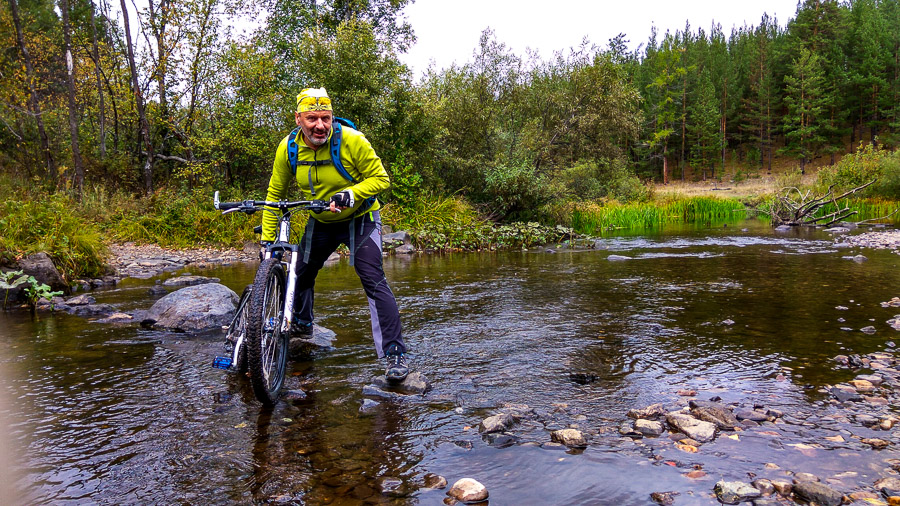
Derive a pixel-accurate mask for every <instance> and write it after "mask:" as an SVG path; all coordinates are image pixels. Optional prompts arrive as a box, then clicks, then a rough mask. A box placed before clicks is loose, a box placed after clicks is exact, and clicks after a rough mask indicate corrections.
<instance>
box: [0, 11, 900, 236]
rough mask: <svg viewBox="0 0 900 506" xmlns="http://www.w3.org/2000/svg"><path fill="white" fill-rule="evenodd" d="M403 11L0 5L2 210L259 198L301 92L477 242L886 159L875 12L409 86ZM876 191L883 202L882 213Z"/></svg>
mask: <svg viewBox="0 0 900 506" xmlns="http://www.w3.org/2000/svg"><path fill="white" fill-rule="evenodd" d="M410 3H411V0H324V1H322V0H318V1H316V0H255V1H253V2H239V1H236V0H148V2H147V3H146V4H145V5H143V4H134V3H130V2H126V1H125V0H121V1H120V2H118V3H114V2H113V3H111V2H109V0H58V2H57V1H54V0H5V1H4V2H3V8H2V10H0V38H2V42H3V45H2V51H0V146H2V149H0V178H3V184H2V186H3V187H6V188H7V190H6V191H5V193H4V194H3V196H4V198H5V199H6V200H9V199H13V198H21V196H22V195H38V194H40V195H43V196H47V195H56V194H64V195H66V198H71V199H73V200H74V201H76V202H80V201H82V200H83V199H85V198H91V199H95V201H96V202H101V203H102V202H107V201H104V200H103V199H104V198H106V197H103V196H104V195H106V196H109V195H113V194H115V195H126V196H128V197H127V199H132V200H133V199H135V198H136V199H153V198H154V196H155V198H157V199H160V200H166V199H171V198H174V197H173V196H184V195H191V194H193V193H194V192H203V195H205V197H204V199H207V197H206V196H208V194H210V191H209V190H210V189H212V188H216V189H223V190H224V192H225V193H230V195H231V196H232V197H233V198H249V197H250V196H251V195H255V196H259V195H261V194H262V192H263V191H264V189H265V186H266V184H267V181H268V177H269V175H270V173H271V163H272V159H273V156H274V149H275V147H276V145H277V143H278V141H279V140H280V139H281V138H282V137H283V136H284V135H286V134H287V133H288V132H290V130H291V129H292V127H293V126H294V119H293V111H294V106H295V104H294V101H293V97H295V96H296V94H297V92H298V91H299V90H300V89H301V88H304V87H307V86H325V87H326V88H327V89H328V90H329V93H330V95H331V96H332V97H333V99H334V101H335V110H336V113H337V115H339V116H343V117H346V118H350V119H352V120H353V121H355V122H356V123H357V125H359V128H360V130H361V131H363V132H364V133H365V134H366V136H367V137H368V138H369V139H370V140H371V142H372V143H373V145H374V147H375V149H376V151H377V152H378V153H379V155H380V156H381V158H382V159H383V161H384V163H385V166H386V167H387V169H388V171H389V173H390V175H391V178H392V183H393V187H392V189H391V190H390V193H389V194H387V195H383V196H382V198H383V199H384V200H385V201H386V202H388V203H393V204H395V208H397V209H404V207H406V208H409V209H421V208H422V206H423V204H422V202H423V199H425V200H424V202H426V204H424V206H425V207H434V201H435V200H434V199H437V201H438V202H443V201H445V200H446V199H447V198H452V199H456V200H462V201H464V202H466V203H467V205H473V206H475V207H476V208H477V209H479V212H480V214H481V216H483V217H485V218H487V219H490V220H492V221H495V222H510V221H515V220H529V219H537V220H543V221H545V222H546V221H548V216H549V221H553V213H552V212H549V211H547V209H548V207H547V206H548V205H552V204H553V203H559V202H562V201H573V200H574V201H577V202H593V203H599V204H600V205H603V203H605V202H620V203H627V202H643V201H647V200H648V199H650V198H651V195H652V192H653V183H656V184H664V183H668V182H671V181H675V180H679V181H681V180H683V181H699V180H710V179H712V180H717V181H722V180H728V181H740V180H741V179H746V178H752V177H760V175H764V174H769V173H771V172H772V171H773V165H774V166H778V167H780V168H782V169H783V168H784V167H791V168H793V167H796V168H798V169H799V170H800V171H801V172H806V171H807V170H808V169H810V168H811V167H812V168H818V167H822V166H829V165H833V164H834V163H835V162H836V161H837V160H839V159H840V158H841V157H842V156H844V155H846V154H847V153H853V152H855V151H856V150H859V149H860V148H861V147H863V146H871V147H873V148H874V149H876V150H878V152H882V153H891V152H892V151H893V150H895V148H896V147H897V146H898V145H900V30H898V29H897V28H896V27H898V26H900V3H898V1H897V0H853V1H846V2H838V1H834V0H804V1H802V2H800V3H799V4H798V6H797V11H796V13H795V15H794V16H793V17H792V18H791V19H789V20H787V21H786V22H783V21H782V20H777V19H774V18H771V17H769V16H768V15H766V14H764V13H761V17H760V21H759V23H758V24H755V25H751V26H743V27H736V28H734V29H732V30H731V32H730V33H725V31H724V30H723V29H722V27H721V26H719V25H713V26H710V27H708V28H703V27H696V28H695V27H693V26H691V24H690V23H689V22H687V23H686V24H685V26H684V29H682V30H678V31H676V32H675V33H670V32H667V33H665V34H660V33H657V32H656V31H653V33H652V35H651V36H650V38H649V40H647V41H645V42H642V43H640V44H639V45H638V46H637V49H635V50H630V49H629V44H630V40H629V39H628V36H627V35H626V34H619V35H618V36H616V37H613V38H612V39H610V40H608V41H607V42H606V43H597V42H595V41H591V40H589V39H588V38H585V39H584V41H583V43H582V44H580V45H579V46H578V47H573V48H569V49H567V50H564V51H560V52H557V53H556V54H554V55H553V56H552V57H550V58H540V57H538V56H536V55H535V54H526V55H519V54H515V53H514V52H512V51H511V50H510V49H509V48H508V47H507V46H506V45H505V44H504V43H503V42H502V41H500V40H498V39H497V37H496V36H495V34H494V33H493V32H492V31H491V30H490V29H489V28H488V29H485V30H484V32H483V33H482V36H481V39H480V42H479V44H478V46H477V47H475V48H473V52H472V56H471V58H470V59H469V60H468V61H467V62H466V63H464V64H459V65H453V66H451V67H449V68H443V69H437V68H431V69H429V70H428V71H427V72H425V74H424V75H423V76H422V77H420V78H416V77H414V75H413V73H412V72H411V70H410V69H409V68H407V67H406V66H405V65H404V64H403V63H402V62H401V59H400V56H401V55H402V54H404V52H405V51H407V50H408V49H409V48H410V47H411V46H412V45H413V44H415V40H416V38H415V31H414V28H415V27H413V26H410V25H409V24H408V23H407V22H406V21H405V18H404V17H403V16H402V13H403V10H404V8H405V7H407V6H408V5H409V4H410ZM136 5H142V7H140V9H138V8H136ZM123 12H124V13H127V15H124V16H123V15H122V13H123ZM260 13H262V14H264V15H259V14H260ZM250 18H254V19H261V20H263V21H260V22H258V23H256V25H255V26H253V28H252V31H251V32H250V33H248V34H244V35H240V36H239V35H237V28H236V27H235V26H234V23H233V22H232V21H233V20H235V19H250ZM894 159H895V165H896V164H897V163H900V162H896V157H894ZM894 172H900V169H898V170H895V171H894ZM888 179H890V178H888ZM894 179H895V181H894V183H892V184H893V186H890V185H888V186H885V185H882V186H881V189H880V190H878V191H880V194H881V195H882V196H886V197H889V198H900V174H895V176H894ZM12 188H15V190H12ZM23 188H24V189H23ZM98 195H99V196H98ZM35 198H37V197H35ZM42 198H43V197H42ZM428 199H432V200H428ZM442 199H443V200H442ZM207 200H208V199H207ZM120 201H121V199H120ZM416 203H418V205H419V207H416V206H415V204H416ZM6 212H10V211H9V209H8V208H7V211H6ZM556 221H557V222H559V221H560V220H556Z"/></svg>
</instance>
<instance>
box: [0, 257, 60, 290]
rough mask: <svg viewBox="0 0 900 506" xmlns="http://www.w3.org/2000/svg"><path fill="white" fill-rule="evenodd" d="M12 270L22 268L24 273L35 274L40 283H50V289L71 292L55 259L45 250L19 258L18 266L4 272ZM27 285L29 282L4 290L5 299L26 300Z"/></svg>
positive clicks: (27, 274)
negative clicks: (54, 262)
mask: <svg viewBox="0 0 900 506" xmlns="http://www.w3.org/2000/svg"><path fill="white" fill-rule="evenodd" d="M10 270H20V271H22V274H23V275H26V276H34V279H35V280H37V282H38V283H43V284H45V285H48V286H49V287H50V289H51V290H53V291H55V292H58V291H62V292H63V293H65V294H68V293H70V288H69V285H68V284H67V283H66V282H65V280H63V277H62V275H61V274H60V273H59V271H58V270H57V269H56V266H55V265H53V260H51V259H50V256H48V255H47V254H46V253H44V252H40V253H35V254H33V255H28V256H27V257H25V258H23V259H22V260H19V264H18V267H17V268H15V269H3V271H4V272H7V271H10ZM18 277H21V276H17V277H16V278H18ZM27 285H28V283H27V282H26V283H25V284H21V285H19V286H17V287H15V288H13V289H11V290H2V296H3V299H5V300H6V301H7V302H14V301H19V300H25V295H24V292H25V288H26V287H27Z"/></svg>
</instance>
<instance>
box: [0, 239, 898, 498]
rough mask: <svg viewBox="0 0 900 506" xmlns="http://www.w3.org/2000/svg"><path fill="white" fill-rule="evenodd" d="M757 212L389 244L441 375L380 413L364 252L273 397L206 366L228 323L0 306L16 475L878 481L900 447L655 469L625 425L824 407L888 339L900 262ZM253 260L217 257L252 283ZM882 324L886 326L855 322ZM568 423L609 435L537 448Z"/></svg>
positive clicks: (536, 493)
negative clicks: (720, 412) (679, 405)
mask: <svg viewBox="0 0 900 506" xmlns="http://www.w3.org/2000/svg"><path fill="white" fill-rule="evenodd" d="M750 227H751V228H750V230H743V231H742V230H740V228H734V227H731V228H728V229H714V230H704V231H684V232H679V233H676V234H669V235H663V234H660V235H656V236H634V237H618V238H608V239H604V240H603V241H602V244H601V246H603V247H604V248H605V249H602V250H592V251H566V250H559V251H558V252H557V253H555V254H550V253H545V252H543V251H540V252H516V253H502V254H460V255H449V256H428V257H412V258H406V257H391V258H388V259H386V270H387V271H388V277H389V279H390V280H391V283H392V288H393V290H394V292H395V293H396V294H397V296H398V301H399V303H400V307H401V314H402V318H403V322H404V328H405V330H406V336H407V337H406V339H407V341H408V343H409V345H410V348H411V351H412V360H411V362H412V365H413V367H414V368H416V369H418V370H420V371H423V372H425V373H426V374H427V375H428V377H429V379H430V380H431V382H432V383H433V390H432V391H431V392H430V393H429V394H428V395H427V396H426V397H425V398H424V399H414V400H408V401H404V402H399V401H398V402H385V403H383V404H382V405H381V406H380V407H378V408H376V409H375V410H374V412H373V413H372V414H371V415H369V416H361V415H360V414H359V411H358V410H359V406H360V402H361V400H362V395H361V389H362V386H363V385H365V384H367V383H368V382H369V381H370V380H371V378H372V377H373V376H374V375H375V374H379V373H380V372H381V371H382V370H383V369H382V364H380V363H378V362H377V360H376V359H375V353H374V350H373V347H372V344H371V338H370V336H369V332H370V331H369V322H368V309H367V305H366V303H365V296H364V294H363V292H362V290H361V288H360V286H359V281H358V279H357V278H356V276H355V274H354V273H353V270H352V268H350V267H349V266H348V265H346V263H342V264H339V265H337V266H335V267H331V268H329V269H327V270H326V271H323V273H322V275H321V276H320V278H319V281H318V286H317V300H316V302H317V315H318V317H319V323H320V324H321V325H323V326H326V327H329V328H331V329H333V330H335V332H337V335H338V338H337V340H336V342H335V346H334V348H333V349H331V350H323V351H319V352H316V353H315V354H313V355H312V356H310V357H309V358H308V359H304V360H302V361H299V362H296V363H294V364H292V370H291V374H292V375H291V376H290V378H289V379H288V388H302V389H303V390H304V391H306V392H307V394H308V396H307V398H306V399H305V400H302V401H293V402H283V403H281V404H279V405H278V406H276V407H275V408H274V409H273V410H272V411H270V412H263V411H261V409H260V407H259V405H258V404H257V403H256V402H255V401H254V400H253V398H252V394H251V393H250V392H249V389H248V388H247V385H246V384H245V382H244V381H241V378H237V377H234V376H229V375H228V374H226V373H223V372H222V371H219V370H216V369H213V368H211V367H210V366H209V363H210V361H211V358H212V356H213V355H215V354H216V353H217V352H219V350H220V346H221V341H220V336H219V335H218V334H217V333H215V332H213V333H210V334H205V335H199V336H191V335H185V334H175V333H167V332H160V331H148V330H144V329H140V328H137V327H136V326H114V325H102V324H96V323H92V322H90V321H87V320H85V319H83V318H79V317H74V316H69V315H47V314H41V315H38V316H36V317H34V318H31V317H30V316H29V315H26V314H0V328H2V329H3V339H2V341H0V357H2V360H3V362H4V363H3V364H2V366H3V369H4V371H5V373H6V374H7V377H6V378H5V380H4V385H5V387H6V392H5V393H6V394H7V397H8V398H9V399H11V400H12V409H6V410H5V412H4V413H3V414H4V415H8V418H9V419H10V421H11V431H10V433H11V434H12V437H13V440H14V441H13V442H14V443H15V444H18V445H19V447H20V448H23V449H24V450H23V458H22V463H21V468H22V469H23V472H22V476H21V478H20V480H19V487H20V488H21V489H22V490H23V491H24V493H25V497H26V502H73V503H78V502H97V503H123V502H124V503H134V502H139V503H148V502H149V503H157V502H184V503H233V502H245V503H246V502H268V501H271V502H294V503H306V504H320V503H336V504H337V503H339V504H355V503H357V504H364V503H376V504H385V503H387V504H391V503H397V504H407V503H415V502H420V503H422V504H434V503H437V502H439V501H440V500H442V499H443V497H444V491H431V490H427V489H423V488H422V485H423V481H424V480H423V476H424V475H425V474H426V473H438V474H442V475H444V476H446V477H447V479H448V480H449V481H450V482H451V483H452V482H453V481H455V480H457V479H459V478H462V477H467V476H468V477H473V478H476V479H478V480H480V481H482V482H483V483H485V485H487V487H488V489H489V490H490V492H491V499H492V502H494V503H496V504H525V503H529V504H537V503H540V504H597V503H609V502H617V503H621V504H645V503H646V502H647V497H648V494H649V493H650V492H653V491H660V490H673V491H679V492H680V493H681V495H682V496H683V497H684V498H693V499H691V500H696V501H699V502H701V503H703V502H708V501H709V500H710V499H709V492H710V491H711V490H712V485H713V483H714V482H715V480H714V479H711V480H708V481H702V480H701V481H699V482H691V481H689V480H686V479H684V478H683V477H682V476H681V474H682V473H683V472H684V466H688V467H689V466H691V465H702V466H703V467H704V469H706V470H707V472H708V473H709V474H710V475H711V476H715V477H716V478H715V479H718V478H719V477H724V478H728V479H742V478H745V477H746V473H747V472H753V473H757V474H760V473H763V472H764V467H763V464H764V463H766V462H773V461H774V462H777V463H779V465H780V466H781V467H782V468H784V469H794V470H798V471H808V472H814V473H815V472H821V473H825V475H829V473H831V474H834V473H838V472H841V471H846V470H848V469H850V468H855V469H854V470H856V471H858V472H859V473H860V475H859V476H858V478H857V479H858V480H859V481H860V482H863V481H866V480H869V481H868V483H871V482H872V481H874V480H875V479H877V477H878V474H877V473H878V469H880V468H879V467H878V466H875V467H872V466H871V464H872V462H874V461H881V460H883V459H886V458H890V457H891V456H895V457H896V455H894V452H893V450H885V451H883V452H882V453H881V454H880V455H878V456H877V457H872V455H871V452H869V453H863V452H859V453H857V452H852V451H849V450H848V451H845V452H843V453H841V454H840V456H838V455H836V454H835V455H833V456H830V455H829V454H827V453H825V454H823V455H822V458H817V459H809V458H804V456H803V455H801V454H799V453H798V452H797V451H795V450H793V449H792V448H791V447H789V446H786V445H785V444H784V443H783V442H778V441H773V440H772V439H771V438H769V439H766V438H765V437H759V436H754V435H753V434H750V433H744V434H743V435H742V436H741V441H740V442H738V441H734V440H732V439H728V438H719V439H718V440H717V441H716V442H715V443H710V444H708V445H705V446H704V447H703V450H702V451H701V453H699V454H696V455H691V456H688V455H686V454H682V455H681V458H680V459H675V461H673V462H674V463H672V464H669V465H661V464H660V462H661V461H662V460H661V459H660V458H657V456H658V455H660V454H663V453H665V451H667V450H666V449H665V448H663V446H664V445H663V442H664V440H665V438H663V439H662V440H644V441H632V440H630V439H628V438H622V437H619V436H618V434H617V433H616V432H615V428H616V427H617V426H618V425H619V424H620V423H621V422H622V420H623V419H624V414H625V412H626V411H627V410H628V409H630V408H633V407H643V406H645V405H648V404H651V403H654V402H664V403H672V402H674V401H676V400H677V399H678V395H677V394H676V392H677V391H678V390H680V389H693V390H696V391H698V392H699V397H700V398H703V399H706V398H710V397H713V396H719V397H721V398H722V399H723V400H724V401H726V402H742V403H748V404H750V405H752V404H753V403H759V404H763V405H765V406H769V407H773V408H778V409H781V410H783V411H785V412H787V413H795V412H803V413H806V414H809V413H813V412H817V411H827V405H826V404H823V403H821V402H820V400H821V399H820V397H821V394H818V393H817V392H816V387H819V386H821V385H824V384H830V383H835V382H837V381H843V380H846V379H848V377H849V376H848V375H849V374H850V373H849V372H847V371H839V370H835V369H833V367H832V363H831V360H830V359H831V357H833V356H834V355H837V354H840V353H844V354H846V353H867V352H871V351H876V350H881V349H884V348H885V346H886V341H888V340H889V339H891V338H894V335H893V334H891V332H894V331H893V330H891V329H890V328H889V327H887V325H886V324H884V321H885V320H887V319H888V318H890V317H892V316H893V315H894V313H893V312H891V310H889V309H883V308H881V307H880V306H879V304H878V303H879V302H881V301H884V300H889V299H890V298H891V297H893V296H897V295H898V293H896V289H897V286H900V283H898V281H900V274H898V273H900V270H898V269H897V264H898V262H900V257H897V256H896V255H890V254H889V253H884V252H871V251H866V252H865V254H866V255H867V256H869V257H870V260H869V261H868V262H865V263H861V264H860V263H855V262H850V261H848V260H845V259H842V258H841V257H842V256H846V255H850V254H856V252H855V251H852V252H851V250H838V249H836V248H835V247H834V246H833V243H832V241H831V240H830V239H829V238H828V237H826V236H824V235H815V234H813V235H809V236H803V237H801V236H798V235H796V234H789V235H787V236H780V235H776V234H775V233H774V232H772V231H771V230H770V229H769V228H768V227H764V226H763V227H759V226H753V225H750ZM611 254H615V255H618V256H620V257H628V259H623V260H619V261H611V260H608V259H607V257H608V256H609V255H611ZM254 268H255V266H253V265H239V266H230V267H224V268H220V269H216V270H213V271H207V272H205V273H204V274H207V275H212V276H216V277H219V278H221V279H222V282H223V283H225V284H226V285H228V286H230V287H231V288H232V289H235V290H239V289H240V288H241V287H242V286H243V285H244V284H246V283H248V282H249V281H250V279H251V278H252V276H253V272H254ZM150 284H152V281H136V280H129V281H127V282H125V283H123V284H122V285H120V286H119V287H116V288H115V289H113V290H108V291H104V292H98V293H96V294H95V295H96V297H97V298H98V302H106V303H111V304H114V305H116V306H118V307H119V308H120V309H122V310H126V311H127V310H133V309H138V308H146V307H148V306H149V305H150V304H152V302H153V300H155V296H151V295H149V294H148V293H147V288H148V287H149V285H150ZM838 306H842V307H846V308H847V309H846V310H841V309H836V307H838ZM894 312H896V310H894ZM868 325H874V326H876V327H877V329H878V332H877V333H876V334H875V335H874V336H869V335H866V334H863V333H861V332H859V331H858V329H860V328H862V327H864V326H868ZM842 328H851V329H854V331H846V330H841V329H842ZM886 336H887V337H886ZM780 374H781V375H784V376H785V378H786V380H785V381H782V380H780V377H779V375H780ZM505 403H514V404H527V405H528V406H529V407H531V408H534V409H535V410H536V411H537V412H539V413H543V414H545V415H546V417H545V418H546V419H545V420H544V421H543V422H540V423H539V422H535V421H525V422H523V423H522V424H521V425H519V426H517V427H516V428H514V429H513V432H514V433H515V434H516V436H517V437H518V438H519V439H518V441H517V443H518V444H514V445H513V446H510V447H507V448H503V449H498V448H493V447H490V446H488V445H487V444H486V443H485V442H483V441H482V440H481V438H480V436H479V434H478V433H477V430H476V429H475V428H474V427H477V425H478V422H479V421H480V420H481V419H482V418H484V417H485V416H487V415H489V414H491V413H493V410H495V409H498V408H499V407H501V406H502V405H504V404H505ZM547 420H549V421H550V422H549V423H548V422H547ZM572 423H576V424H578V426H579V427H580V428H581V429H582V430H585V431H587V432H589V433H591V434H593V439H592V444H591V446H590V447H589V448H588V449H587V450H586V451H584V452H583V453H581V454H568V453H566V452H562V451H558V450H549V449H542V448H540V447H538V446H536V445H534V443H538V444H540V443H544V442H547V441H548V440H549V433H548V430H550V429H552V428H553V426H554V424H557V425H559V426H566V425H569V424H572ZM792 427H793V426H791V427H788V428H784V429H780V430H783V431H784V432H785V433H786V434H787V437H794V438H796V439H795V440H791V442H799V441H814V440H815V439H816V437H817V436H816V434H815V431H814V429H811V428H809V427H806V428H803V430H802V431H800V429H799V427H800V426H798V427H793V429H796V431H797V432H796V433H791V430H793V429H792ZM635 471H637V472H635ZM870 475H871V476H870ZM870 478H871V480H870ZM397 482H399V483H400V485H399V486H395V485H394V484H395V483H397ZM385 484H391V485H390V486H387V485H385ZM383 489H390V490H386V491H385V492H384V493H383ZM688 502H690V500H688Z"/></svg>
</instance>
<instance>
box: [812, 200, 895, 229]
mask: <svg viewBox="0 0 900 506" xmlns="http://www.w3.org/2000/svg"><path fill="white" fill-rule="evenodd" d="M838 204H839V205H840V208H841V209H843V208H845V207H849V208H850V210H852V211H856V212H857V214H855V215H853V216H850V217H848V218H847V221H865V220H874V221H875V222H879V223H889V224H893V225H900V212H897V210H898V209H900V202H898V201H895V200H882V199H849V200H848V199H845V200H841V201H839V202H838ZM836 210H837V207H836V206H835V205H834V204H832V203H829V204H826V205H824V206H822V207H821V208H820V209H819V210H817V211H816V213H815V215H814V216H815V217H821V216H826V215H829V214H831V213H833V212H835V211H836ZM894 212H896V214H894V215H893V216H890V217H888V218H886V219H882V218H885V217H887V216H889V215H890V214H891V213H894ZM821 223H822V224H824V223H826V222H824V221H823V222H821Z"/></svg>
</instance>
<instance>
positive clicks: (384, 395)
mask: <svg viewBox="0 0 900 506" xmlns="http://www.w3.org/2000/svg"><path fill="white" fill-rule="evenodd" d="M362 394H363V395H364V396H366V397H375V398H377V399H387V400H391V399H392V400H397V401H401V400H403V399H404V398H405V397H407V396H405V395H403V394H398V393H396V392H388V391H385V390H382V389H380V388H378V387H377V386H375V385H365V386H363V388H362Z"/></svg>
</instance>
